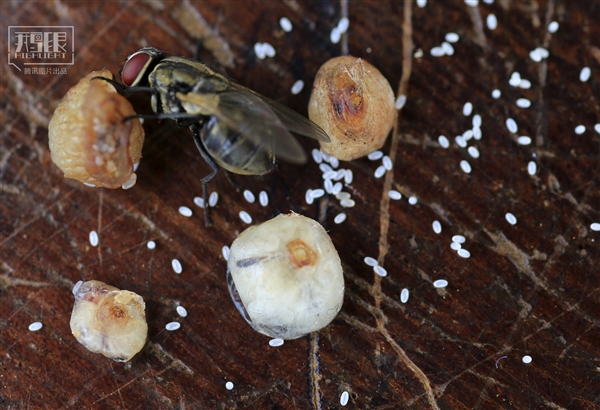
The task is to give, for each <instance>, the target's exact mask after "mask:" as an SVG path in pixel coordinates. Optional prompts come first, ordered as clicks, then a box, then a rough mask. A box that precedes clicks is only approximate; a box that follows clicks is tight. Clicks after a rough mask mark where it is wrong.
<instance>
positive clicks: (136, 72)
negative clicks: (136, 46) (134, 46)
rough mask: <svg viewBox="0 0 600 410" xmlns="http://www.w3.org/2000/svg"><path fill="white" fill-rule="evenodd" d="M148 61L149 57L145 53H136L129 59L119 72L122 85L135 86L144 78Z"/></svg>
mask: <svg viewBox="0 0 600 410" xmlns="http://www.w3.org/2000/svg"><path fill="white" fill-rule="evenodd" d="M150 60H151V56H150V55H149V54H148V53H145V52H138V53H137V54H134V55H132V56H131V57H129V59H128V60H127V62H125V65H124V66H123V70H122V71H121V80H122V81H123V84H125V85H126V86H128V87H132V86H134V85H137V84H138V83H139V82H140V80H141V79H142V77H144V74H145V71H146V69H147V68H148V66H149V65H150Z"/></svg>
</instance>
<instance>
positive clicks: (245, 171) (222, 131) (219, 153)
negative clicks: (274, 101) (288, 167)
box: [200, 117, 275, 175]
mask: <svg viewBox="0 0 600 410" xmlns="http://www.w3.org/2000/svg"><path fill="white" fill-rule="evenodd" d="M200 138H201V139H202V143H203V144H204V147H205V148H206V150H207V151H208V152H209V154H210V155H211V156H212V157H213V159H214V160H215V161H216V162H217V164H219V165H220V166H221V167H222V168H225V169H226V170H228V171H230V172H233V173H235V174H242V175H263V174H266V173H268V172H269V171H271V170H272V169H273V167H274V165H275V156H274V154H273V149H272V147H269V146H265V145H258V144H256V143H254V142H253V141H251V140H250V139H248V138H244V137H243V136H241V135H240V133H239V132H236V131H234V130H232V129H230V128H229V127H227V125H225V124H223V123H221V122H219V121H218V120H217V119H215V118H214V117H213V118H211V119H210V120H209V121H208V122H207V123H206V124H204V126H203V127H202V130H201V134H200Z"/></svg>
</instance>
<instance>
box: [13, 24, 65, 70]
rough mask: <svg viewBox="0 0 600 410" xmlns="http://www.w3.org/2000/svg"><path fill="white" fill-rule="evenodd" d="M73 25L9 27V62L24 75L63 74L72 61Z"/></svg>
mask: <svg viewBox="0 0 600 410" xmlns="http://www.w3.org/2000/svg"><path fill="white" fill-rule="evenodd" d="M74 34H75V30H74V27H73V26H9V27H8V64H9V65H12V66H15V67H16V68H17V69H18V70H19V71H22V72H24V73H25V74H62V73H63V72H64V73H66V67H65V66H69V65H73V63H74V62H75V47H74V41H75V40H74V39H75V36H74Z"/></svg>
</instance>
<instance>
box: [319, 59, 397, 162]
mask: <svg viewBox="0 0 600 410" xmlns="http://www.w3.org/2000/svg"><path fill="white" fill-rule="evenodd" d="M308 118H310V119H311V121H313V122H315V123H316V124H318V125H319V126H320V127H321V128H323V130H325V132H326V133H327V135H329V137H330V138H331V142H330V143H321V150H322V151H323V152H324V153H326V154H327V155H332V156H334V157H336V158H337V159H340V160H344V161H351V160H353V159H356V158H360V157H363V156H365V155H368V154H369V153H370V152H372V151H374V150H377V149H379V148H381V147H382V146H383V144H384V143H385V140H386V138H387V136H388V134H389V133H390V130H391V129H392V126H393V125H394V121H395V119H396V108H395V107H394V92H393V91H392V87H391V86H390V83H389V82H388V81H387V80H386V79H385V77H384V76H383V75H382V74H381V73H380V72H379V70H378V69H377V68H375V67H374V66H372V65H371V64H369V63H368V62H366V61H365V60H363V59H360V58H356V57H352V56H342V57H336V58H332V59H331V60H329V61H327V62H326V63H325V64H323V65H322V66H321V68H320V69H319V71H318V72H317V76H316V78H315V82H314V84H313V89H312V93H311V96H310V101H309V103H308Z"/></svg>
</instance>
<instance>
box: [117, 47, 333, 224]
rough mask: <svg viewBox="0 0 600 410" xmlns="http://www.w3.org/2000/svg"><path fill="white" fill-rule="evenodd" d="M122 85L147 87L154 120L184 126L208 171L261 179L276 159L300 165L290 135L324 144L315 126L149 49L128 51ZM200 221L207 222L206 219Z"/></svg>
mask: <svg viewBox="0 0 600 410" xmlns="http://www.w3.org/2000/svg"><path fill="white" fill-rule="evenodd" d="M121 79H122V81H123V84H125V85H126V86H127V87H134V88H140V89H144V88H146V89H148V87H149V89H150V91H151V92H152V100H151V103H152V109H153V110H154V112H155V113H156V114H158V115H159V117H163V118H172V119H174V120H175V121H176V122H177V124H178V125H179V126H180V127H184V126H189V127H190V130H191V131H192V134H193V136H194V141H195V143H196V146H197V147H198V150H199V151H200V154H201V155H202V157H203V158H204V159H205V160H206V162H207V163H208V164H209V165H210V167H211V169H212V172H211V173H210V174H209V175H207V176H205V177H204V178H202V197H203V199H204V203H205V204H206V203H207V201H206V195H207V189H206V185H207V183H208V182H209V181H210V180H211V179H212V178H214V176H215V175H216V174H217V171H218V169H219V167H222V168H224V169H226V170H228V171H230V172H233V173H236V174H245V175H263V174H266V173H267V172H269V171H270V170H271V169H273V167H274V163H275V158H281V159H283V160H286V161H288V162H292V163H297V164H302V163H304V162H306V154H305V153H304V150H303V149H302V147H301V146H300V144H299V143H298V141H296V139H295V138H294V137H293V136H292V134H291V133H292V132H293V133H296V134H300V135H304V136H307V137H310V138H314V139H317V140H320V141H326V142H329V141H330V139H329V137H328V136H327V134H326V133H325V131H323V130H322V129H321V128H320V127H319V126H318V125H316V124H315V123H313V122H312V121H310V120H308V119H307V118H305V117H303V116H301V115H300V114H298V113H296V112H295V111H292V110H291V109H289V108H287V107H285V106H283V105H281V104H279V103H277V102H275V101H273V100H270V99H268V98H266V97H264V96H262V95H260V94H258V93H256V92H254V91H252V90H250V89H249V88H246V87H244V86H242V85H240V84H237V83H236V82H234V81H232V80H230V79H228V78H227V77H225V76H223V75H222V74H220V73H218V72H216V71H214V70H213V69H211V68H210V67H209V66H207V65H206V64H203V63H201V62H199V61H194V60H191V59H188V58H184V57H166V56H165V55H164V54H163V53H162V52H161V51H159V50H157V49H156V48H153V47H144V48H142V49H141V50H139V51H137V52H135V53H133V54H132V55H131V56H129V58H128V59H127V61H126V62H125V65H124V66H123V70H122V71H121ZM205 217H206V223H207V225H208V224H210V220H209V218H208V215H207V214H206V209H205Z"/></svg>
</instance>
